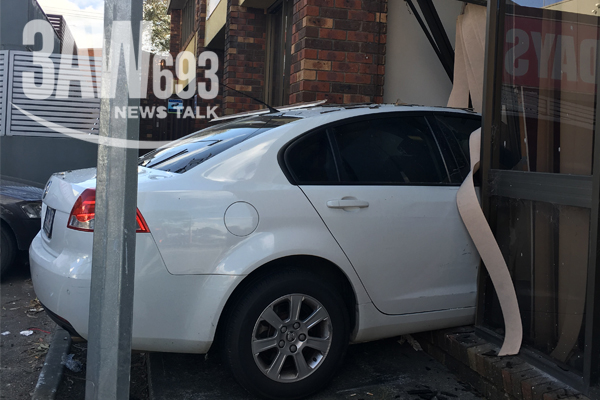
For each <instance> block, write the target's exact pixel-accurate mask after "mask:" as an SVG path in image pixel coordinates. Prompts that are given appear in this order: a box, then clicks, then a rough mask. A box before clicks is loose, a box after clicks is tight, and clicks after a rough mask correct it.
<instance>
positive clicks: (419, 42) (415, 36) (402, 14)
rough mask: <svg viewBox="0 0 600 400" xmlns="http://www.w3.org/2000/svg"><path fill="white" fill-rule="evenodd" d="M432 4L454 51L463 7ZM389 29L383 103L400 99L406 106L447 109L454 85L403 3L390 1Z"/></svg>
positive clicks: (439, 0) (452, 1)
mask: <svg viewBox="0 0 600 400" xmlns="http://www.w3.org/2000/svg"><path fill="white" fill-rule="evenodd" d="M414 3H415V4H416V1H415V2H414ZM433 3H434V4H435V7H436V9H437V12H438V14H439V16H440V19H441V20H442V24H443V25H444V28H445V29H446V32H447V34H448V38H449V39H450V43H452V46H453V47H454V41H455V37H456V18H457V17H458V15H459V14H460V13H461V11H462V7H463V4H464V3H463V2H462V1H457V0H433ZM416 7H417V8H418V5H417V6H416ZM387 29H388V31H387V46H386V48H387V50H386V55H387V56H386V63H385V83H384V92H383V100H384V102H386V103H394V102H395V101H396V100H398V99H400V100H401V101H402V102H404V103H411V104H413V103H414V104H423V105H429V106H445V105H446V104H447V102H448V97H449V96H450V91H451V90H452V83H451V82H450V79H449V78H448V75H447V74H446V71H445V70H444V68H443V67H442V63H441V62H440V60H439V59H438V57H437V56H436V54H435V52H434V51H433V48H432V47H431V44H429V41H428V40H427V37H426V36H425V33H424V32H423V30H422V29H421V27H420V26H419V23H418V22H417V19H416V18H415V16H414V15H412V13H411V12H410V11H409V9H408V6H407V4H406V3H405V2H404V1H403V0H390V1H388V16H387Z"/></svg>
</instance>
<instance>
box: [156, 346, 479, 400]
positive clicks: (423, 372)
mask: <svg viewBox="0 0 600 400" xmlns="http://www.w3.org/2000/svg"><path fill="white" fill-rule="evenodd" d="M149 384H150V398H151V399H152V400H171V399H178V400H209V399H210V400H242V399H252V398H253V397H252V396H251V395H249V394H248V393H247V392H245V391H244V390H243V389H242V388H241V387H240V386H239V385H237V383H236V382H235V381H234V380H233V378H232V377H231V375H230V374H229V373H228V372H227V371H225V370H224V367H223V366H222V365H221V364H220V362H219V360H218V359H214V358H213V357H210V356H209V357H208V358H207V359H205V357H204V356H202V355H182V354H171V353H152V354H150V368H149ZM481 398H482V397H480V396H479V395H477V394H476V393H474V392H473V391H472V389H471V388H470V387H469V386H467V385H465V384H463V383H461V382H459V381H458V380H457V379H456V377H455V376H454V375H452V374H451V373H450V372H449V371H448V370H447V369H446V368H445V367H444V366H443V365H441V364H439V363H438V362H437V361H435V360H434V359H432V358H431V357H429V356H428V355H427V354H425V353H424V352H422V351H419V352H417V351H415V350H413V348H412V347H411V346H410V345H408V344H407V343H405V344H403V345H400V344H399V343H398V341H397V339H388V340H382V341H378V342H372V343H365V344H360V345H354V346H350V348H349V350H348V354H347V355H346V360H345V364H344V366H343V368H342V370H341V371H340V372H339V373H338V375H337V376H336V378H335V379H334V380H333V381H332V382H331V384H330V385H329V386H328V387H327V388H326V389H325V390H324V391H322V392H321V393H319V394H317V395H315V396H312V397H311V398H310V400H342V399H351V400H376V399H377V400H388V399H393V400H396V399H399V400H409V399H410V400H413V399H427V400H432V399H438V400H452V399H460V400H463V399H464V400H472V399H481Z"/></svg>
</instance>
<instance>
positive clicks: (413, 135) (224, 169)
mask: <svg viewBox="0 0 600 400" xmlns="http://www.w3.org/2000/svg"><path fill="white" fill-rule="evenodd" d="M479 125H480V117H479V116H478V115H477V114H474V113H471V112H468V111H463V110H455V109H448V108H430V107H417V106H396V105H367V106H346V107H344V106H333V107H332V106H327V107H325V106H321V107H309V108H306V109H296V110H289V111H285V112H279V113H268V114H266V113H265V114H261V115H255V116H250V117H244V118H238V119H234V120H233V121H232V122H226V123H222V124H220V125H216V126H214V127H211V128H208V129H205V130H202V131H199V132H196V133H194V134H191V135H189V136H187V137H185V138H183V139H180V140H177V141H175V142H173V143H172V144H170V145H169V146H166V147H163V148H160V149H157V150H155V151H153V152H151V153H149V154H147V155H145V156H143V157H141V158H140V160H139V175H138V211H137V221H138V234H137V244H136V267H135V269H136V270H135V297H134V316H133V318H134V320H133V348H134V349H136V350H145V351H165V352H185V353H205V352H207V351H208V350H209V349H210V347H211V345H212V343H213V341H214V340H215V339H216V338H218V339H219V342H220V343H221V346H220V347H222V349H223V350H224V354H225V357H224V358H225V360H226V363H227V364H228V365H229V367H230V368H231V370H232V372H233V374H234V376H235V377H236V379H237V380H238V381H239V382H240V383H241V384H242V385H243V386H244V387H245V388H246V389H248V390H249V391H251V392H253V393H255V394H258V395H260V396H263V397H268V398H282V399H294V398H300V397H303V396H306V395H308V394H311V393H313V392H315V391H317V390H319V389H320V388H321V387H323V385H325V384H326V383H327V382H328V381H329V380H330V379H331V378H332V376H333V375H334V373H335V371H336V368H337V367H338V366H339V365H340V363H341V362H342V358H343V355H344V352H345V349H346V347H347V345H348V343H356V342H365V341H371V340H376V339H381V338H386V337H392V336H396V335H400V334H407V333H414V332H419V331H426V330H433V329H440V328H446V327H452V326H458V325H462V324H469V323H472V322H473V319H474V311H475V297H476V275H477V268H478V264H479V256H478V254H477V251H476V249H475V248H474V245H473V243H472V241H471V239H470V237H469V234H468V233H467V231H466V229H465V227H464V225H463V222H462V220H461V218H460V216H459V213H458V210H457V207H456V193H457V191H458V188H459V186H460V184H461V182H462V181H463V179H464V177H465V176H466V174H467V172H468V171H469V161H468V158H467V157H468V138H469V135H470V133H471V132H472V131H473V130H475V129H476V128H478V127H479ZM95 176H96V173H95V170H94V169H87V170H79V171H72V172H65V173H59V174H54V175H53V176H52V177H51V179H50V181H49V182H48V184H47V186H46V194H45V197H44V200H43V210H42V212H43V215H42V230H41V231H40V233H39V234H38V235H37V236H36V238H35V239H34V241H33V243H32V245H31V248H30V260H31V273H32V279H33V283H34V286H35V291H36V293H37V296H38V298H39V299H40V301H41V302H42V303H43V304H44V306H45V307H46V310H48V312H49V314H50V315H52V316H53V318H54V319H55V320H56V321H57V322H58V323H59V324H60V325H62V326H64V327H67V328H68V329H69V330H70V331H71V332H73V333H76V334H78V335H80V336H82V337H83V338H87V337H88V315H89V297H90V277H91V265H92V263H91V254H92V236H93V230H94V205H95V185H96V180H95Z"/></svg>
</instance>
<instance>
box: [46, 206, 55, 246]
mask: <svg viewBox="0 0 600 400" xmlns="http://www.w3.org/2000/svg"><path fill="white" fill-rule="evenodd" d="M55 212H56V210H55V209H54V208H50V207H47V208H46V216H45V217H44V233H45V234H46V236H48V239H51V238H52V225H53V224H54V213H55Z"/></svg>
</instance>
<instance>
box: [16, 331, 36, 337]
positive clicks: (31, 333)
mask: <svg viewBox="0 0 600 400" xmlns="http://www.w3.org/2000/svg"><path fill="white" fill-rule="evenodd" d="M19 333H20V334H21V336H31V335H33V331H30V330H26V331H21V332H19Z"/></svg>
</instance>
